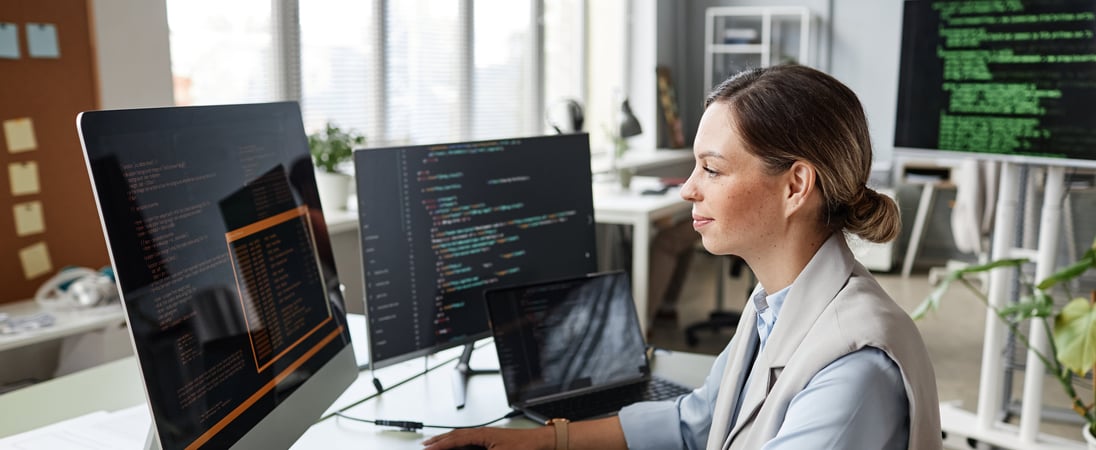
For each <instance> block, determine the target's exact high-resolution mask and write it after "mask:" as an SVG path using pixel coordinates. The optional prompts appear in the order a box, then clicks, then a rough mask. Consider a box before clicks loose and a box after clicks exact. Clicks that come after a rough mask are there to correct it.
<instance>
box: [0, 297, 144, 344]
mask: <svg viewBox="0 0 1096 450" xmlns="http://www.w3.org/2000/svg"><path fill="white" fill-rule="evenodd" d="M40 312H49V313H51V314H53V317H54V319H55V320H56V321H55V322H54V324H53V325H51V326H48V327H44V328H39V329H36V330H31V331H26V332H22V333H18V334H10V335H0V352H2V351H5V350H11V349H15V348H20V347H24V346H28V345H33V344H37V343H40V342H45V341H50V340H54V339H61V338H66V337H69V336H74V335H78V334H81V333H86V332H89V331H95V330H101V329H104V328H108V327H119V326H122V325H125V323H126V320H125V318H124V317H123V316H122V305H121V304H118V303H114V304H111V305H107V306H102V307H98V308H89V309H76V308H66V309H62V310H56V311H51V310H46V309H43V308H42V307H41V306H39V305H38V303H36V302H35V301H34V300H26V301H21V302H15V303H7V304H4V305H3V306H0V313H7V314H10V315H12V316H13V317H17V316H25V315H31V314H37V313H40Z"/></svg>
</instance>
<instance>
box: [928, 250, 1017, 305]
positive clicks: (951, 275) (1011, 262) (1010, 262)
mask: <svg viewBox="0 0 1096 450" xmlns="http://www.w3.org/2000/svg"><path fill="white" fill-rule="evenodd" d="M1027 261H1028V260H1027V259H1023V258H1018V259H1002V260H997V261H992V262H988V263H985V264H979V265H974V266H967V267H964V268H962V269H958V270H953V271H951V272H948V274H947V276H946V277H944V279H943V280H940V284H939V285H937V286H936V289H933V290H932V293H930V294H929V296H928V297H926V298H925V300H924V301H922V302H921V304H920V305H918V306H917V308H916V309H914V310H913V312H912V313H910V317H913V319H914V320H918V319H921V318H923V317H925V314H926V313H928V311H930V310H932V311H936V310H937V309H939V308H940V302H941V301H942V300H943V298H944V294H945V293H947V291H948V288H949V287H950V286H951V283H953V282H955V281H958V280H959V279H961V278H963V276H965V275H967V274H971V273H978V272H985V271H987V270H992V269H996V268H998V267H1016V266H1019V265H1021V264H1023V263H1026V262H1027Z"/></svg>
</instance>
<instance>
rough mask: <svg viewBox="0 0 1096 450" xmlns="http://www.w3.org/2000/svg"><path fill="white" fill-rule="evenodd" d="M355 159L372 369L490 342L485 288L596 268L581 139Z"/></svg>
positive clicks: (406, 150)
mask: <svg viewBox="0 0 1096 450" xmlns="http://www.w3.org/2000/svg"><path fill="white" fill-rule="evenodd" d="M354 163H355V171H356V177H357V183H358V186H357V188H358V212H359V215H360V225H359V226H360V227H361V229H360V230H359V231H360V236H361V244H362V249H361V250H362V264H363V270H364V272H365V303H366V311H367V314H368V324H369V346H370V364H372V367H374V368H376V367H384V366H387V365H391V364H394V363H397V362H400V361H404V360H407V359H410V358H414V357H418V356H423V355H426V354H429V353H433V352H436V351H439V350H443V349H446V348H450V347H454V346H458V345H465V344H471V343H472V342H474V341H475V340H477V339H481V338H485V337H488V336H489V335H490V328H489V327H488V322H487V314H486V311H485V307H484V300H483V291H484V289H485V288H488V287H493V286H496V285H498V286H501V285H507V284H522V283H529V282H535V281H542V280H548V279H557V278H565V277H570V276H575V275H581V274H585V273H590V272H594V271H596V270H597V255H596V243H595V232H594V226H595V223H594V208H593V199H592V198H593V195H592V189H591V184H590V144H589V138H588V136H587V135H585V134H572V135H558V136H544V137H532V138H520V139H506V140H494V141H478V142H463V143H454V144H444V145H418V146H406V147H392V148H378V149H368V150H359V151H356V152H355V154H354ZM459 403H460V402H459V400H458V404H459Z"/></svg>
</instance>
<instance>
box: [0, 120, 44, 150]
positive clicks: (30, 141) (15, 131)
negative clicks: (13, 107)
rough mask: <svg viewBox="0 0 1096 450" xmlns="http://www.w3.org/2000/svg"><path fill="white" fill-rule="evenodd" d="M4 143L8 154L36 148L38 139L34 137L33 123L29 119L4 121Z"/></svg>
mask: <svg viewBox="0 0 1096 450" xmlns="http://www.w3.org/2000/svg"><path fill="white" fill-rule="evenodd" d="M4 141H6V142H7V144H8V152H9V153H20V152H26V151H31V150H36V149H37V148H38V139H37V138H35V137H34V121H33V120H31V119H30V117H23V118H20V119H10V120H5V121H4Z"/></svg>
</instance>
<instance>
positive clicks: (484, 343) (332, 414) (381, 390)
mask: <svg viewBox="0 0 1096 450" xmlns="http://www.w3.org/2000/svg"><path fill="white" fill-rule="evenodd" d="M489 344H490V343H489V342H488V341H487V340H486V339H484V340H483V341H482V343H480V345H479V346H477V347H476V348H477V349H479V348H483V347H486V346H487V345H489ZM458 359H460V355H457V356H454V357H451V358H448V359H446V360H444V361H442V362H439V363H438V364H436V365H434V366H429V362H428V361H427V360H426V359H425V358H424V359H423V363H424V364H427V367H426V370H424V371H422V372H417V373H415V374H414V375H411V376H410V377H407V378H405V379H403V380H400V381H399V382H397V383H395V384H393V385H390V386H387V387H386V386H383V385H381V380H379V379H377V377H376V376H374V377H373V387H374V388H376V389H377V392H376V393H374V394H371V395H367V396H365V397H363V398H361V399H359V400H357V401H355V402H353V403H351V404H349V405H346V406H344V407H342V408H340V409H339V410H338V411H335V412H330V413H327V414H325V415H324V416H322V417H320V418H319V420H317V421H316V423H320V422H323V421H325V420H327V419H330V418H332V417H336V416H337V415H339V413H342V412H343V411H346V410H348V409H350V408H353V407H355V406H358V405H360V404H362V403H365V402H367V401H369V400H372V399H374V398H376V397H377V396H379V395H381V394H383V393H384V392H385V391H387V390H392V389H394V388H396V387H399V386H402V385H404V384H406V383H408V382H410V381H411V380H414V379H416V378H418V377H421V376H423V375H425V374H426V373H427V372H429V371H432V370H434V369H437V368H439V367H442V366H445V365H446V364H449V363H451V362H453V361H456V360H458ZM370 371H372V367H370Z"/></svg>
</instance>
